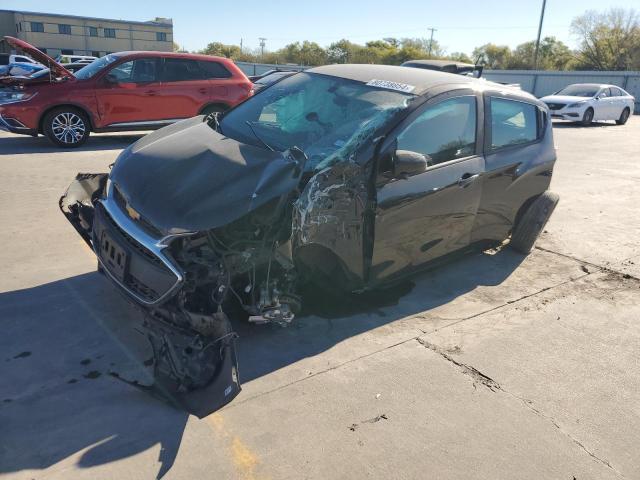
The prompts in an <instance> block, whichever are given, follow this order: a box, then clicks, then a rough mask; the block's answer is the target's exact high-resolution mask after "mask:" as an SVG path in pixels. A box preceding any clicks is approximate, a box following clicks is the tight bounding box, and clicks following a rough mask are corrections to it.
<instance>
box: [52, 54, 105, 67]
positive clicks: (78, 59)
mask: <svg viewBox="0 0 640 480" xmlns="http://www.w3.org/2000/svg"><path fill="white" fill-rule="evenodd" d="M97 59H98V57H94V56H92V55H58V56H57V57H56V59H55V60H56V62H58V63H61V64H63V65H65V64H67V63H91V62H93V61H94V60H97Z"/></svg>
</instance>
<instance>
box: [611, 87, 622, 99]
mask: <svg viewBox="0 0 640 480" xmlns="http://www.w3.org/2000/svg"><path fill="white" fill-rule="evenodd" d="M610 90H611V96H612V97H621V96H622V90H620V89H619V88H615V87H611V88H610Z"/></svg>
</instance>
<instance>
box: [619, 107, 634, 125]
mask: <svg viewBox="0 0 640 480" xmlns="http://www.w3.org/2000/svg"><path fill="white" fill-rule="evenodd" d="M630 114H631V110H629V107H627V108H625V109H624V110H623V111H622V113H621V114H620V118H619V119H618V120H616V123H617V124H618V125H624V124H625V123H627V120H629V115H630Z"/></svg>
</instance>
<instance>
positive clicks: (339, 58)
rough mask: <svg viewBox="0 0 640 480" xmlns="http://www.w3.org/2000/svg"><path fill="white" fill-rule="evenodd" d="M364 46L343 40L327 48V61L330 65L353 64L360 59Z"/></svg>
mask: <svg viewBox="0 0 640 480" xmlns="http://www.w3.org/2000/svg"><path fill="white" fill-rule="evenodd" d="M362 48H363V47H362V46H360V45H357V44H355V43H351V42H350V41H349V40H346V39H342V40H340V41H338V42H334V43H332V44H331V45H329V47H328V48H327V60H328V62H329V63H351V62H354V61H355V59H356V58H357V57H358V54H359V53H360V51H361V50H362Z"/></svg>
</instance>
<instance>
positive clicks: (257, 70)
mask: <svg viewBox="0 0 640 480" xmlns="http://www.w3.org/2000/svg"><path fill="white" fill-rule="evenodd" d="M236 64H237V65H238V67H240V69H241V70H242V71H243V72H244V73H245V74H246V75H260V74H262V73H265V72H266V71H268V70H274V69H286V70H298V71H300V70H304V69H306V68H309V67H304V66H300V65H289V64H284V65H283V64H280V65H276V64H269V63H248V62H236ZM482 76H483V77H485V78H486V79H487V80H493V81H496V82H504V83H518V84H520V87H521V88H522V89H523V90H526V91H527V92H530V93H532V94H534V95H535V96H536V97H538V98H540V97H544V96H545V95H550V94H552V93H553V92H557V91H558V90H560V89H561V88H563V87H566V86H567V85H571V84H572V83H608V84H611V85H617V86H619V87H622V88H624V89H625V90H626V91H627V92H629V93H630V94H631V95H633V96H634V97H635V98H636V108H635V111H636V113H640V72H597V71H585V72H583V71H568V72H549V71H545V70H485V71H484V72H483V73H482Z"/></svg>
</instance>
